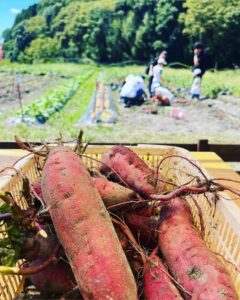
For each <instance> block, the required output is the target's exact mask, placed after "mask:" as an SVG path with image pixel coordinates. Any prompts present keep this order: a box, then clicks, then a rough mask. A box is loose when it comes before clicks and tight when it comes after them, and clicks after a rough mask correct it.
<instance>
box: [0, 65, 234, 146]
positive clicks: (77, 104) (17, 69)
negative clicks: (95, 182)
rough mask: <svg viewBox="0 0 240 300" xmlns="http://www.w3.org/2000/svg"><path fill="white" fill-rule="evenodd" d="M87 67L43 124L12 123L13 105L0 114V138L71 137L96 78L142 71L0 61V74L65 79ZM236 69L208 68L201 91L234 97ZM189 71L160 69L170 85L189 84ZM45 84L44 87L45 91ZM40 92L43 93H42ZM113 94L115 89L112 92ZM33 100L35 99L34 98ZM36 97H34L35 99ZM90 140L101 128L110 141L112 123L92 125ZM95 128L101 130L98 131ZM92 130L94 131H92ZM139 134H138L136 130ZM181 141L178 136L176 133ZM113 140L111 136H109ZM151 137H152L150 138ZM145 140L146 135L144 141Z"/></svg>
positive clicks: (117, 80) (107, 80)
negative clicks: (61, 105) (67, 97)
mask: <svg viewBox="0 0 240 300" xmlns="http://www.w3.org/2000/svg"><path fill="white" fill-rule="evenodd" d="M89 70H91V75H90V76H89V77H87V79H85V80H83V82H81V84H80V86H79V87H78V90H77V91H76V93H75V94H74V95H73V96H72V97H71V99H70V100H69V101H68V102H67V103H66V105H65V106H64V108H63V109H62V110H60V111H59V112H56V113H55V114H54V115H53V116H51V118H49V120H48V121H47V122H46V123H45V124H44V125H35V124H34V125H33V124H32V125H29V124H24V123H18V124H12V123H9V122H7V120H8V119H9V118H11V117H14V116H16V115H18V114H19V108H18V106H17V105H16V107H15V109H12V110H11V111H8V112H6V113H2V114H0V121H1V126H0V140H1V141H4V140H5V141H12V140H14V136H15V135H18V136H20V137H27V139H28V140H31V141H41V140H45V141H52V140H54V139H55V138H56V137H57V136H59V135H60V134H62V135H63V136H64V137H65V139H67V140H71V139H73V138H75V137H76V135H77V132H78V130H79V128H77V127H76V126H75V123H76V122H77V120H78V119H79V118H80V117H81V116H82V115H83V114H84V112H85V110H86V108H87V107H88V104H89V102H90V100H91V97H92V95H93V92H94V88H95V85H96V81H97V80H101V81H103V82H104V83H107V84H109V83H117V84H119V83H121V82H122V81H123V80H124V78H125V77H126V76H127V75H128V74H144V71H145V66H143V65H127V66H102V65H79V64H37V65H24V64H10V63H8V62H1V64H0V73H1V74H14V73H22V74H35V75H42V76H47V75H49V74H51V75H54V76H59V77H61V78H64V80H67V79H68V78H74V77H76V76H82V75H83V74H84V73H85V72H87V71H89ZM239 75H240V71H239V70H227V71H212V72H210V71H208V72H207V73H206V75H205V76H204V79H203V94H204V95H209V96H214V97H216V96H217V94H218V93H219V92H221V91H222V90H224V89H226V90H227V92H228V93H230V94H231V95H233V96H234V97H240V86H239V78H240V76H239ZM191 81H192V74H191V70H190V68H189V69H173V68H166V69H165V70H164V84H166V85H167V86H169V88H171V89H176V88H184V87H185V88H189V87H190V86H191ZM47 92H49V88H46V91H45V92H44V94H45V93H47ZM43 96H44V95H43ZM115 96H116V97H117V93H115ZM34 100H35V99H34ZM36 100H37V99H36ZM116 130H118V131H119V132H118V134H119V136H121V130H122V134H126V132H125V129H124V128H122V129H121V128H119V127H117V126H116ZM90 132H91V137H92V138H93V140H92V141H93V142H94V141H95V142H104V137H103V136H104V134H103V133H104V132H106V133H107V136H108V142H109V141H111V136H112V137H114V135H115V134H116V132H115V127H114V125H113V126H112V127H109V128H108V127H103V126H101V125H96V127H92V128H91V129H90ZM98 132H101V133H102V134H100V135H99V138H98V134H97V133H98ZM94 133H96V134H94ZM140 135H141V134H140ZM179 139H180V140H179V141H178V142H181V137H179ZM112 140H114V138H112ZM139 140H141V141H142V139H140V138H139V139H138V138H137V137H136V136H134V138H133V140H131V141H129V142H139ZM151 141H152V139H151ZM145 142H148V140H147V138H146V141H145Z"/></svg>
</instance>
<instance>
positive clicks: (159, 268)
mask: <svg viewBox="0 0 240 300" xmlns="http://www.w3.org/2000/svg"><path fill="white" fill-rule="evenodd" d="M155 252H156V251H153V252H152V254H151V255H150V260H147V261H146V263H145V266H144V274H143V281H144V287H143V294H144V300H160V299H164V300H180V299H183V298H182V297H181V295H180V293H179V291H178V290H177V288H176V287H175V285H174V284H173V282H172V281H171V279H170V277H169V275H168V271H167V269H166V267H165V266H164V264H163V263H162V261H161V259H160V258H159V257H158V256H157V255H156V253H155Z"/></svg>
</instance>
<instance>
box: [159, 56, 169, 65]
mask: <svg viewBox="0 0 240 300" xmlns="http://www.w3.org/2000/svg"><path fill="white" fill-rule="evenodd" d="M158 64H162V65H165V66H166V65H167V62H166V60H165V59H164V58H162V57H160V58H159V59H158Z"/></svg>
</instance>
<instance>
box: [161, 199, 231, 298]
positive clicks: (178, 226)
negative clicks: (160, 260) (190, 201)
mask: <svg viewBox="0 0 240 300" xmlns="http://www.w3.org/2000/svg"><path fill="white" fill-rule="evenodd" d="M184 202H185V201H183V199H174V201H173V203H172V204H171V206H169V207H168V208H165V213H164V217H163V220H162V222H161V225H160V227H159V235H158V238H159V247H160V249H161V251H162V253H163V255H164V257H165V258H166V260H167V264H168V266H169V269H170V270H171V272H172V273H173V274H174V276H175V278H176V279H177V280H178V282H179V283H180V284H181V285H182V286H183V287H184V288H185V290H187V291H188V292H190V293H191V294H192V297H189V296H188V295H186V299H198V300H206V299H208V300H219V299H237V295H236V292H235V291H234V287H233V285H232V281H231V278H230V276H229V274H228V272H227V271H226V269H225V268H224V266H223V265H222V263H221V262H220V260H219V259H218V257H217V256H216V255H215V254H214V253H213V252H211V251H210V249H208V247H207V246H206V244H205V243H204V241H203V240H202V239H201V237H200V234H199V232H198V231H197V230H196V228H195V227H194V226H193V221H192V217H191V212H190V209H189V207H188V206H187V204H186V203H184Z"/></svg>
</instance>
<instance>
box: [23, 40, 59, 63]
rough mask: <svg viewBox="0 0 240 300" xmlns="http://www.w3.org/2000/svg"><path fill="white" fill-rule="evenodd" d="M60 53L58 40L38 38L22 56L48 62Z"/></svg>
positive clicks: (25, 58)
mask: <svg viewBox="0 0 240 300" xmlns="http://www.w3.org/2000/svg"><path fill="white" fill-rule="evenodd" d="M58 53H59V47H58V43H57V41H56V40H54V39H51V38H37V39H35V40H33V41H32V42H31V44H30V46H29V47H28V48H27V49H26V50H25V51H24V55H23V56H22V57H21V58H22V60H24V61H29V62H47V61H51V60H52V59H53V58H54V57H55V56H57V55H58Z"/></svg>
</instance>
